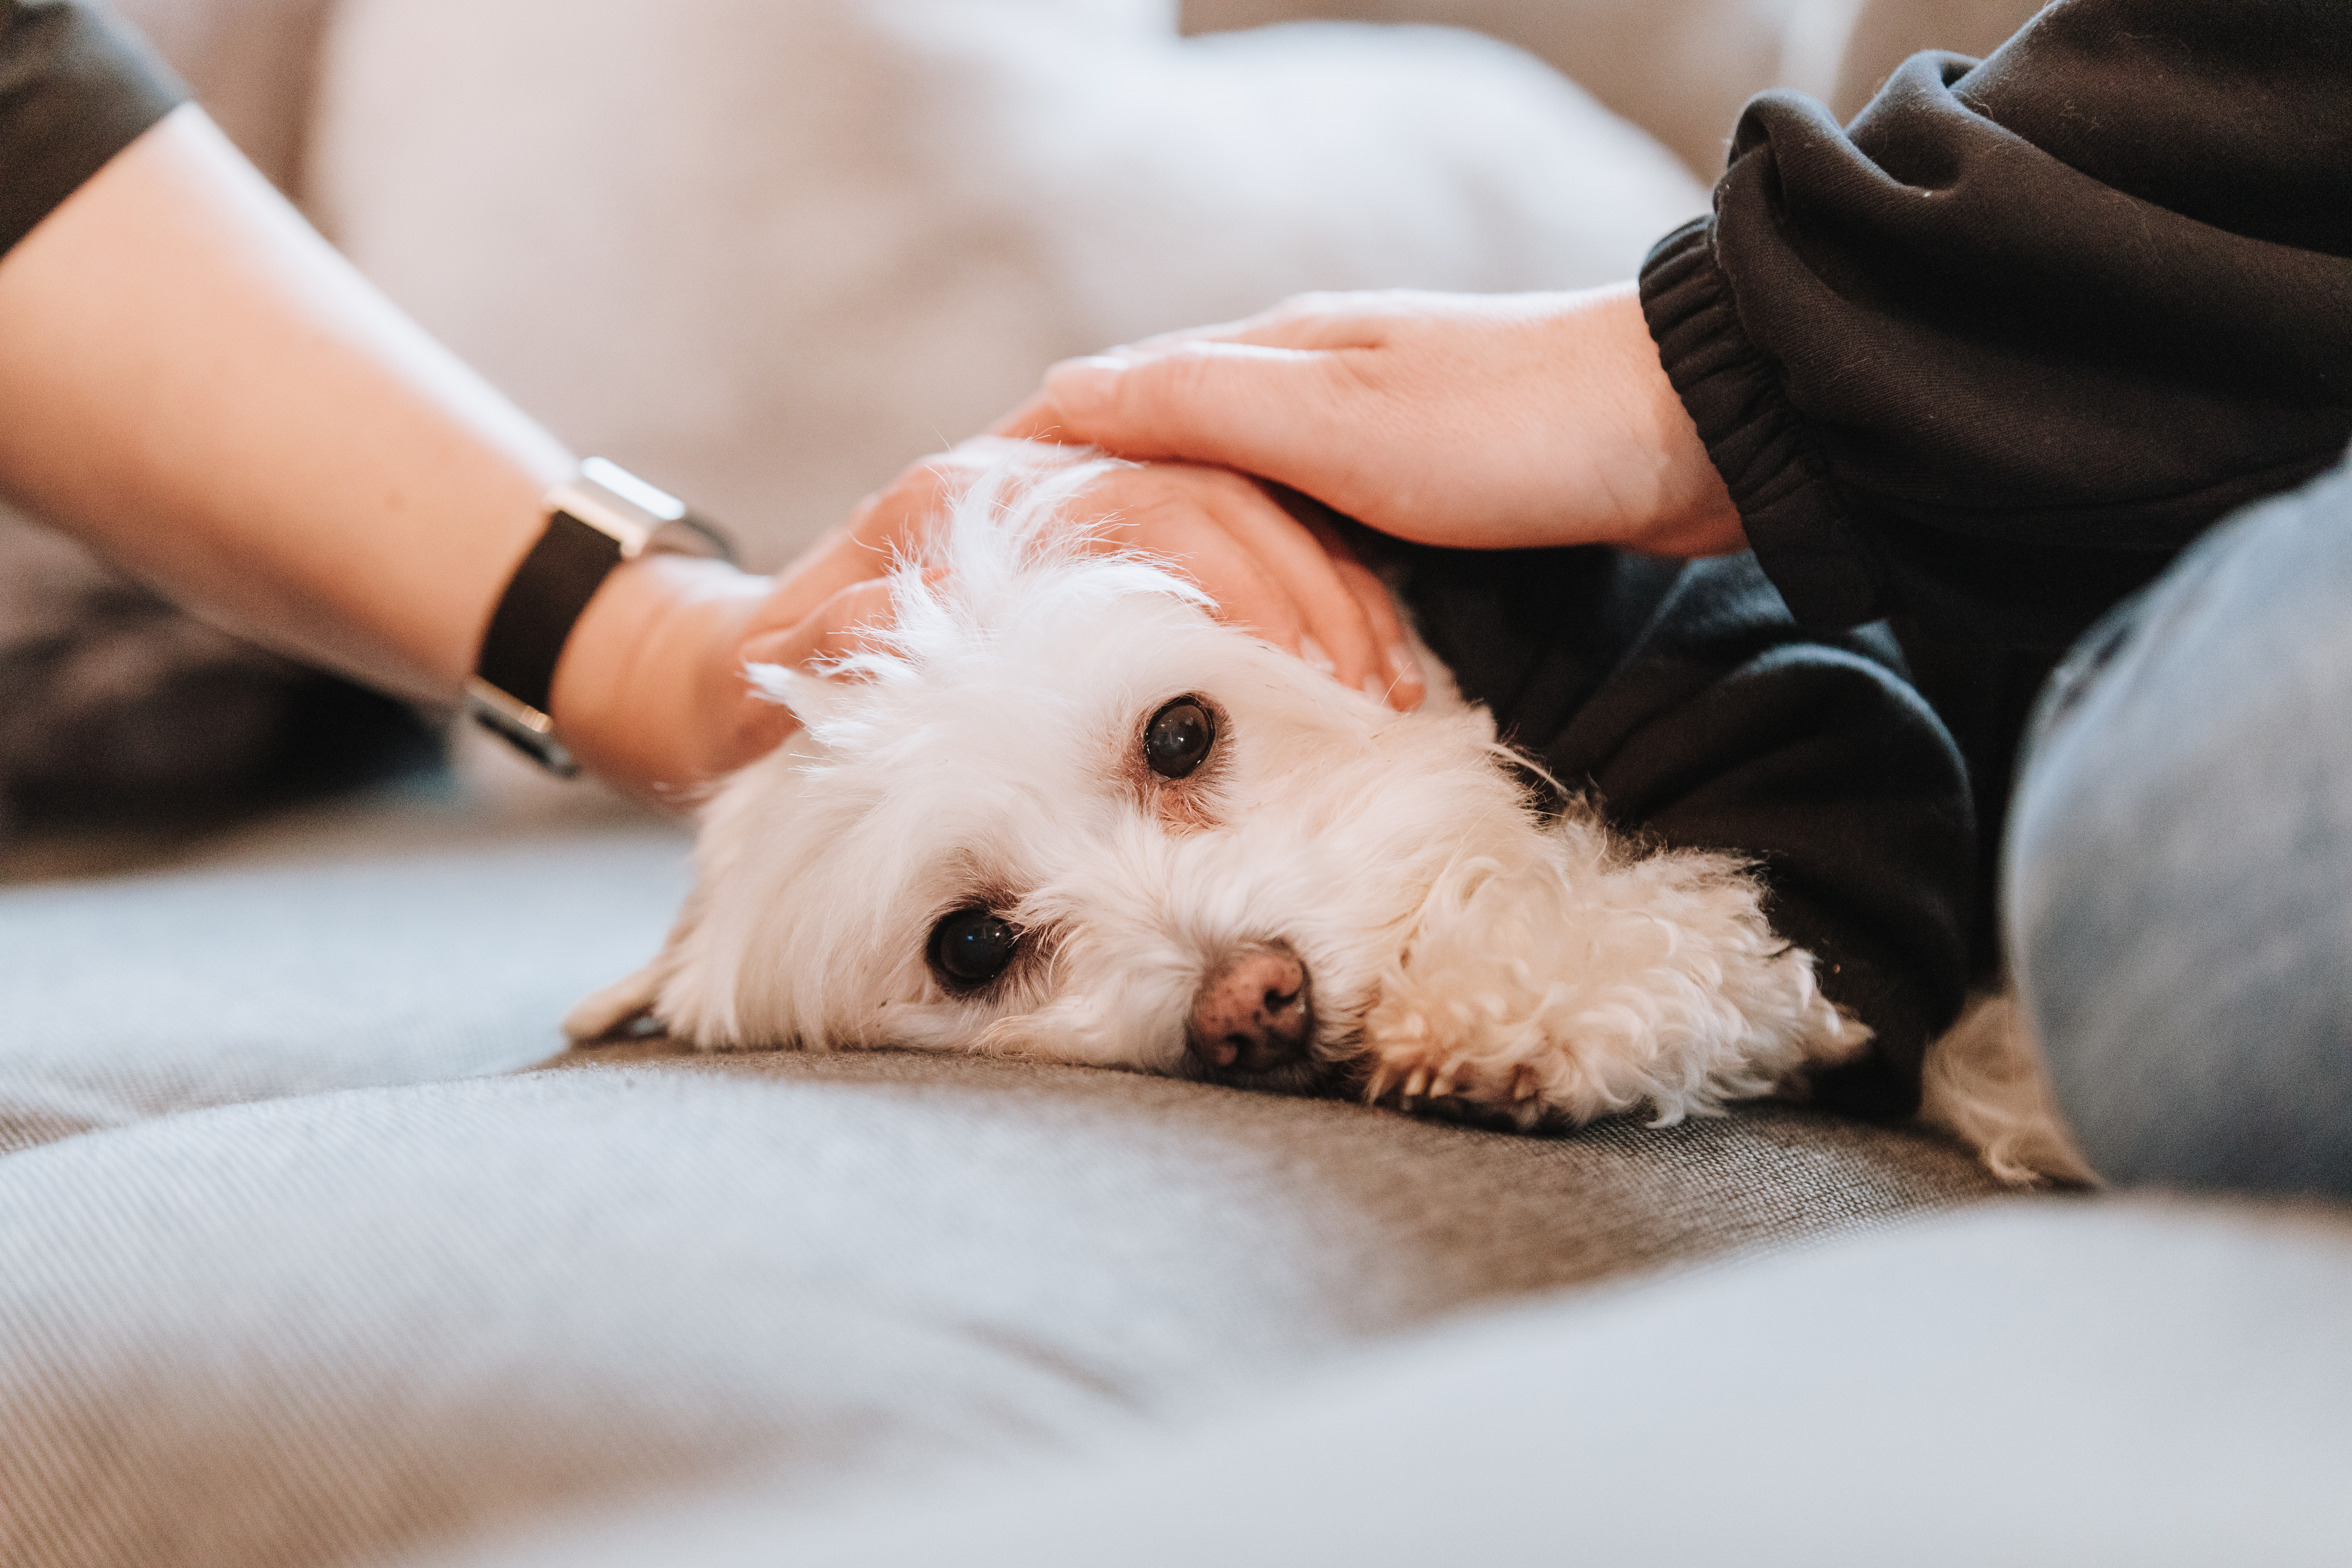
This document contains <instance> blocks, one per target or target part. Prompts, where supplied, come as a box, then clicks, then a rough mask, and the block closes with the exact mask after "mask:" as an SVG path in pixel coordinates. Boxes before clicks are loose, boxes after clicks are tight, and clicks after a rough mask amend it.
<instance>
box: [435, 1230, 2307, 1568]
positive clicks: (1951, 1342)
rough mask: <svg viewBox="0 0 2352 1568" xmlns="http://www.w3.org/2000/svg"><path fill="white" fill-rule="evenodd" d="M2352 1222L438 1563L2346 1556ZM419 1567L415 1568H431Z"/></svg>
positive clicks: (1428, 1355)
mask: <svg viewBox="0 0 2352 1568" xmlns="http://www.w3.org/2000/svg"><path fill="white" fill-rule="evenodd" d="M2347 1292H2352V1221H2347V1219H2346V1218H2345V1217H2344V1216H2343V1215H2341V1214H2340V1213H2338V1214H2336V1215H2333V1216H2332V1217H2331V1216H2330V1215H2326V1214H2324V1213H2318V1212H2314V1213H2307V1214H2301V1215H2297V1214H2292V1213H2279V1212H2273V1213H2269V1214H2263V1213H2260V1212H2256V1211H2249V1210H2244V1209H2239V1210H2218V1209H2211V1208H2200V1207H2194V1206H2189V1205H2162V1204H2152V1203H2148V1202H2145V1201H2135V1202H2128V1203H2126V1202H2116V1203H2082V1202H2078V1201H2063V1202H2055V1203H2048V1204H2041V1205H2032V1204H2027V1205H1999V1206H1996V1207H1994V1208H1991V1209H1989V1210H1978V1211H1976V1212H1974V1213H1972V1214H1969V1215H1961V1216H1956V1217H1953V1218H1949V1219H1945V1220H1940V1221H1937V1222H1932V1223H1927V1224H1923V1225H1919V1226H1909V1227H1906V1228H1904V1229H1902V1230H1898V1231H1895V1232H1892V1233H1885V1234H1880V1235H1876V1236H1870V1237H1853V1238H1848V1239H1846V1240H1843V1241H1841V1242H1839V1243H1836V1244H1835V1245H1833V1246H1828V1247H1820V1248H1815V1249H1811V1250H1807V1251H1802V1252H1799V1253H1796V1254H1794V1255H1790V1256H1784V1257H1779V1258H1769V1259H1763V1260H1759V1261H1756V1262H1753V1263H1749V1264H1744V1265H1742V1266H1739V1267H1738V1268H1726V1269H1722V1270H1718V1271H1711V1272H1709V1273H1706V1274H1703V1275H1699V1276H1696V1277H1686V1278H1683V1279H1672V1280H1666V1281H1662V1282H1658V1283H1655V1284H1652V1285H1646V1286H1643V1287H1641V1288H1638V1289H1629V1290H1625V1291H1622V1292H1618V1293H1606V1294H1601V1295H1595V1296H1570V1297H1565V1298H1559V1299H1556V1300H1548V1301H1545V1302H1543V1303H1541V1304H1539V1305H1537V1306H1533V1307H1530V1308H1528V1309H1527V1310H1521V1311H1516V1312H1512V1313H1508V1314H1505V1315H1500V1316H1497V1317H1495V1318H1492V1319H1486V1320H1475V1321H1469V1322H1466V1323H1463V1324H1459V1325H1454V1326H1449V1327H1447V1328H1444V1329H1441V1330H1438V1331H1433V1332H1431V1333H1428V1334H1425V1335H1421V1336H1416V1337H1415V1338H1414V1339H1413V1340H1412V1341H1408V1342H1402V1343H1392V1344H1389V1345H1385V1346H1383V1347H1381V1349H1380V1350H1379V1351H1377V1352H1373V1353H1370V1354H1365V1355H1360V1356H1357V1357H1353V1358H1350V1359H1349V1360H1347V1361H1344V1362H1342V1363H1339V1364H1336V1365H1333V1366H1330V1367H1328V1368H1326V1369H1324V1370H1323V1371H1322V1372H1321V1373H1319V1374H1318V1375H1316V1376H1315V1377H1313V1378H1312V1379H1311V1380H1307V1381H1305V1383H1304V1386H1297V1387H1290V1388H1285V1389H1283V1390H1281V1391H1280V1392H1279V1394H1277V1395H1276V1396H1274V1397H1270V1398H1267V1399H1265V1400H1262V1401H1259V1402H1257V1403H1256V1404H1255V1405H1253V1406H1250V1407H1246V1408H1244V1409H1242V1410H1240V1411H1236V1412H1234V1413H1233V1414H1231V1415H1226V1416H1224V1417H1222V1418H1218V1419H1213V1420H1208V1421H1203V1422H1202V1423H1200V1424H1199V1425H1198V1426H1193V1427H1192V1428H1191V1429H1189V1430H1186V1431H1184V1432H1181V1433H1180V1434H1177V1435H1174V1436H1154V1437H1150V1438H1147V1439H1143V1440H1128V1441H1118V1442H1114V1443H1113V1444H1111V1445H1109V1446H1108V1447H1107V1449H1106V1451H1105V1452H1103V1453H1101V1454H1099V1455H1096V1456H1090V1457H1088V1458H1086V1459H1083V1460H1080V1461H1076V1462H1068V1463H1065V1464H1062V1465H1060V1466H1057V1467H1055V1468H1050V1469H1041V1468H1034V1467H1033V1468H1032V1469H1031V1472H1030V1473H1025V1474H1024V1473H1013V1474H1007V1473H1005V1472H1003V1471H1002V1470H991V1471H988V1472H984V1473H982V1474H978V1475H973V1476H969V1477H965V1478H961V1479H960V1480H958V1481H957V1482H955V1483H952V1484H947V1485H939V1486H934V1487H933V1488H931V1489H929V1490H928V1491H927V1492H925V1493H919V1494H917V1495H915V1496H913V1497H911V1498H910V1497H907V1496H902V1495H883V1496H866V1497H856V1496H853V1497H851V1498H848V1499H845V1500H843V1501H842V1502H841V1504H840V1505H839V1506H836V1507H834V1508H831V1509H814V1508H811V1507H810V1506H808V1504H807V1502H806V1500H792V1501H786V1500H782V1499H779V1498H777V1497H775V1496H773V1495H772V1494H771V1493H768V1492H767V1491H766V1490H765V1489H763V1488H761V1487H760V1486H759V1485H757V1484H749V1485H738V1486H735V1487H732V1488H729V1489H725V1490H724V1491H722V1493H721V1494H720V1495H719V1497H718V1498H715V1499H707V1500H698V1501H696V1502H693V1503H689V1504H685V1505H677V1504H672V1505H669V1506H654V1507H648V1508H645V1509H642V1510H632V1511H630V1512H628V1513H625V1514H624V1515H622V1516H620V1517H618V1518H614V1517H611V1516H604V1517H599V1518H596V1519H595V1520H594V1521H593V1526H592V1527H591V1528H587V1529H573V1530H569V1531H559V1532H555V1533H554V1534H553V1535H552V1536H551V1537H546V1538H542V1539H539V1540H534V1541H520V1540H513V1539H509V1540H507V1541H505V1542H498V1543H496V1544H494V1545H488V1546H486V1547H485V1548H484V1549H481V1550H478V1551H468V1552H463V1553H461V1554H459V1555H458V1556H457V1558H456V1559H455V1561H451V1560H448V1559H438V1558H436V1560H435V1564H436V1568H458V1564H460V1563H462V1564H463V1565H464V1568H556V1565H558V1564H561V1565H562V1568H624V1565H626V1568H638V1565H641V1564H651V1563H696V1564H698V1565H699V1568H750V1565H751V1564H754V1563H793V1564H794V1565H795V1568H836V1565H839V1568H847V1565H850V1564H858V1565H861V1568H881V1565H884V1564H906V1565H913V1564H929V1563H958V1564H962V1565H966V1568H998V1565H1000V1564H1001V1565H1004V1568H1011V1565H1013V1564H1019V1565H1020V1568H1094V1565H1096V1564H1101V1563H1118V1564H1120V1565H1121V1568H1198V1565H1200V1564H1204V1563H1215V1564H1219V1565H1220V1568H1291V1565H1293V1564H1296V1563H1318V1564H1319V1563H1339V1564H1345V1565H1347V1568H1422V1565H1426V1564H1431V1563H1594V1564H1609V1565H1611V1568H1652V1565H1656V1568H1666V1565H1689V1564H1699V1563H1738V1564H1741V1565H1742V1568H1884V1565H1885V1564H1888V1563H1901V1564H1905V1565H1906V1568H1983V1565H1985V1564H1990V1563H2015V1564H2037V1565H2039V1564H2047V1565H2049V1568H2182V1565H2189V1564H2196V1565H2200V1568H2237V1565H2239V1564H2252V1563H2260V1564H2262V1565H2263V1568H2336V1565H2338V1564H2341V1563H2345V1562H2347V1561H2352V1488H2347V1486H2346V1485H2345V1484H2344V1478H2345V1477H2346V1476H2347V1474H2352V1422H2347V1420H2346V1418H2345V1411H2346V1410H2347V1407H2352V1337H2347V1335H2346V1334H2345V1332H2344V1301H2345V1300H2346V1298H2347ZM417 1568H421V1565H417Z"/></svg>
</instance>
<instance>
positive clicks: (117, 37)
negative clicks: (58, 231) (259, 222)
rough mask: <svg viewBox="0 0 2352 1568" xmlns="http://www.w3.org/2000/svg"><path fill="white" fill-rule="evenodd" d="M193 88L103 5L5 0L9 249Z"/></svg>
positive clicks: (1, 40) (0, 67) (0, 167)
mask: <svg viewBox="0 0 2352 1568" xmlns="http://www.w3.org/2000/svg"><path fill="white" fill-rule="evenodd" d="M186 97H187V89H185V88H184V87H182V86H181V85H180V83H179V81H178V80H177V79H175V78H174V77H173V75H172V73H171V71H170V69H169V68H166V67H165V66H164V65H163V62H162V61H161V60H159V59H157V58H156V57H155V55H154V53H153V51H152V50H151V49H149V48H148V47H147V46H146V44H145V43H144V42H143V41H142V40H141V39H140V37H138V35H137V34H135V33H133V32H131V30H130V29H129V28H128V27H126V26H123V25H122V24H121V23H120V22H118V21H116V20H115V19H114V18H113V17H111V16H108V15H107V14H106V13H105V12H104V11H102V10H100V9H99V8H98V7H97V6H95V5H82V4H74V3H71V0H0V255H5V253H6V252H7V251H8V250H10V249H11V248H13V247H15V246H16V242H17V241H18V240H20V239H22V238H24V237H25V236H26V235H27V234H29V233H31V232H32V229H33V226H34V225H36V224H37V223H39V222H40V221H41V220H42V219H43V218H45V217H47V216H49V214H50V213H51V212H52V211H53V210H55V209H56V207H57V205H58V204H59V203H60V202H62V201H64V200H65V199H66V198H67V197H68V196H69V195H73V194H74V192H75V191H76V190H77V189H79V187H80V185H81V184H82V182H83V181H85V180H87V179H89V177H90V176H91V175H92V174H97V173H98V171H99V170H100V168H102V167H104V166H105V164H106V163H107V160H109V159H110V158H112V157H113V156H114V155H115V154H116V153H120V152H121V151H122V149H123V148H125V147H127V146H129V145H130V144H131V142H134V141H136V140H137V139H138V137H139V136H140V134H141V133H142V132H144V131H146V130H147V128H148V127H149V126H152V125H153V124H154V123H155V122H156V121H159V120H161V119H163V116H164V115H166V114H168V113H170V112H171V110H173V108H175V107H176V106H177V105H178V104H179V103H180V102H181V101H182V100H184V99H185V98H186Z"/></svg>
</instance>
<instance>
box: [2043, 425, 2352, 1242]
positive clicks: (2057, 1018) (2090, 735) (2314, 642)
mask: <svg viewBox="0 0 2352 1568" xmlns="http://www.w3.org/2000/svg"><path fill="white" fill-rule="evenodd" d="M2003 880H2004V884H2005V894H2004V898H2005V910H2004V913H2005V916H2006V923H2007V929H2008V932H2009V942H2010V957H2011V967H2012V970H2013V973H2014V974H2015V977H2016V979H2017V982H2018V985H2019V988H2020V991H2021V995H2022V997H2023V1000H2024V1003H2025V1005H2026V1007H2027V1008H2028V1010H2029V1011H2030V1013H2031V1015H2032V1018H2033V1021H2034V1024H2035V1026H2037V1028H2038V1029H2039V1031H2040V1034H2041V1038H2042V1047H2043V1050H2044V1052H2045V1054H2046V1055H2047V1057H2048V1059H2049V1064H2050V1070H2051V1076H2052V1079H2053V1083H2054V1085H2055V1088H2056V1090H2057V1094H2058V1099H2059V1101H2060V1103H2061V1104H2062V1105H2063V1107H2064V1108H2065V1110H2066V1113H2067V1116H2068V1118H2069V1119H2070V1120H2071V1121H2072V1122H2073V1124H2074V1131H2075V1133H2076V1136H2077V1137H2078V1139H2079V1140H2080V1142H2081V1143H2082V1147H2083V1152H2084V1155H2085V1156H2086V1157H2087V1158H2088V1159H2089V1160H2090V1163H2091V1164H2092V1166H2093V1167H2094V1168H2095V1169H2096V1170H2097V1171H2098V1172H2099V1173H2101V1174H2103V1175H2105V1177H2106V1178H2107V1179H2108V1180H2110V1181H2112V1182H2116V1183H2118V1184H2165V1185H2169V1186H2179V1187H2200V1188H2212V1189H2223V1190H2234V1191H2240V1192H2271V1193H2313V1194H2335V1195H2337V1196H2352V462H2347V464H2345V465H2340V466H2338V467H2337V468H2336V469H2334V470H2333V471H2332V472H2330V473H2327V474H2325V475H2323V476H2321V477H2320V478H2318V479H2314V480H2312V481H2311V482H2310V483H2309V484H2307V485H2305V486H2304V487H2303V488H2302V489H2297V490H2294V491H2291V492H2289V493H2288V494H2285V495H2283V496H2279V497H2276V498H2274V499H2273V500H2267V501H2264V502H2262V503H2260V504H2258V505H2255V506H2252V507H2249V508H2246V509H2245V510H2242V511H2241V512H2240V513H2239V514H2238V515H2237V516H2236V517H2234V518H2232V519H2231V520H2230V521H2227V522H2225V523H2223V524H2221V525H2220V526H2218V527H2217V528H2216V529H2215V530H2214V531H2212V532H2211V533H2210V534H2208V535H2207V536H2206V537H2205V538H2204V539H2202V540H2200V542H2198V543H2197V545H2196V546H2195V547H2194V548H2193V549H2191V550H2190V551H2189V552H2187V553H2186V554H2184V555H2183V556H2182V557H2181V558H2180V559H2179V561H2178V562H2177V563H2175V564H2174V565H2173V567H2172V569H2171V570H2170V571H2168V573H2166V574H2165V575H2164V576H2163V577H2161V578H2159V579H2158V581H2157V582H2155V583H2154V584H2150V585H2149V587H2148V588H2147V589H2146V590H2145V591H2144V592H2142V593H2141V594H2139V595H2137V596H2136V597H2134V598H2133V599H2131V600H2129V601H2126V603H2125V604H2123V605H2119V606H2118V607H2117V608H2116V611H2115V612H2114V613H2113V614H2111V615H2110V616H2108V617H2107V618H2106V619H2105V621H2103V622H2102V623H2101V624H2100V625H2099V626H2096V627H2095V628H2094V629H2093V630H2092V631H2091V633H2090V634H2089V635H2088V636H2086V637H2084V639H2083V641H2082V642H2081V643H2080V644H2078V645H2077V646H2076V647H2075V648H2074V651H2073V653H2071V654H2070V655H2069V656H2068V658H2067V660H2066V662H2065V663H2064V664H2063V665H2062V666H2061V667H2060V668H2059V669H2058V671H2057V673H2056V674H2055V675H2054V676H2053V678H2052V679H2051V682H2050V686H2049V688H2048V689H2047V690H2046V691H2045V692H2044V693H2043V696H2042V706H2041V710H2040V711H2039V713H2038V714H2037V716H2036V718H2035V720H2034V723H2033V728H2032V734H2031V737H2030V740H2029V742H2028V751H2027V753H2026V759H2025V762H2024V764H2023V769H2022V772H2021V776H2020V780H2019V785H2018V793H2017V796H2016V802H2015V805H2014V807H2013V815H2012V816H2011V826H2010V834H2009V844H2008V847H2007V865H2006V871H2005V876H2004V879H2003Z"/></svg>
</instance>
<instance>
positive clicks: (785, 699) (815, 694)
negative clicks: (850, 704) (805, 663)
mask: <svg viewBox="0 0 2352 1568" xmlns="http://www.w3.org/2000/svg"><path fill="white" fill-rule="evenodd" d="M743 673H744V676H745V677H746V679H749V680H750V681H751V689H753V690H755V691H757V692H758V693H759V694H760V695H761V696H762V697H764V698H766V699H767V700H769V701H771V702H773V703H775V704H776V705H777V706H778V707H781V708H787V709H790V710H792V715H793V718H795V719H797V720H799V721H801V722H802V723H803V724H805V725H807V726H809V727H811V728H814V727H815V726H817V725H819V724H822V723H824V721H825V720H827V719H829V718H831V717H832V716H833V714H834V712H835V710H836V709H838V708H839V707H840V706H841V689H840V688H839V687H838V686H836V685H835V683H834V682H832V681H830V680H827V679H824V677H822V676H816V675H811V674H810V673H809V672H808V671H806V670H804V669H794V668H792V667H791V666H789V665H782V664H747V665H745V666H744V667H743Z"/></svg>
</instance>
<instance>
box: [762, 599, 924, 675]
mask: <svg viewBox="0 0 2352 1568" xmlns="http://www.w3.org/2000/svg"><path fill="white" fill-rule="evenodd" d="M893 618H894V617H893V615H892V605H891V602H890V584H889V582H888V580H887V579H884V578H877V579H874V580H872V581H868V582H864V583H853V584H848V585H847V586H845V587H844V588H842V589H840V590H839V591H838V592H836V593H835V594H833V595H829V596H828V597H827V598H826V599H825V601H824V603H823V604H821V605H818V606H817V607H816V608H815V609H814V610H813V611H812V612H810V613H809V614H808V615H806V616H803V617H802V618H801V619H799V620H798V621H795V622H793V624H792V625H791V626H782V627H778V628H776V629H773V630H770V631H763V632H759V633H756V634H754V635H752V636H751V637H745V638H744V639H743V641H742V642H741V643H740V645H738V647H737V649H736V655H737V659H738V662H739V663H741V664H747V665H749V664H781V665H785V666H788V667H791V668H801V667H803V666H806V665H811V664H819V663H825V662H830V661H833V660H836V659H844V658H852V657H854V656H856V655H857V654H861V653H870V652H872V651H874V649H875V648H876V647H877V646H878V645H877V638H876V637H875V634H876V633H877V632H879V631H883V630H887V628H888V627H889V626H890V625H891V622H892V620H893Z"/></svg>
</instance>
